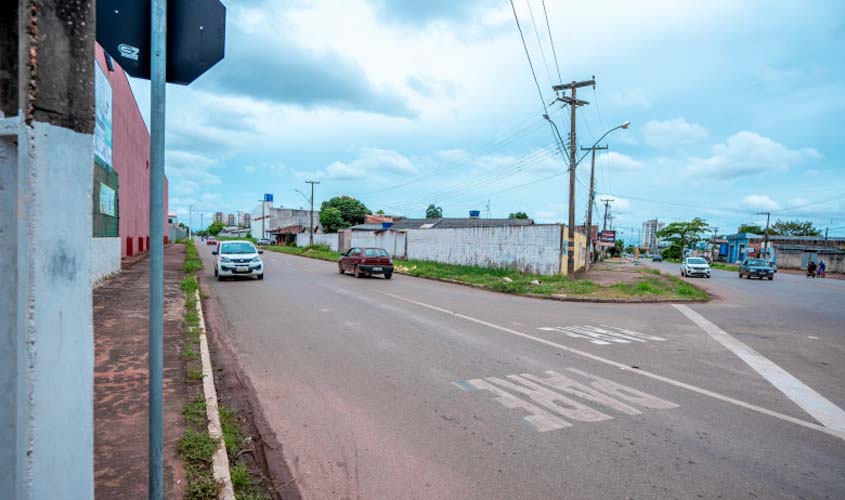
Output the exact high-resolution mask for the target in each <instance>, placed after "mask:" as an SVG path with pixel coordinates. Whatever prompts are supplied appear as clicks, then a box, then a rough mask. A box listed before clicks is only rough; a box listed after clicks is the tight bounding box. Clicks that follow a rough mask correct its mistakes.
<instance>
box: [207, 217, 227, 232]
mask: <svg viewBox="0 0 845 500" xmlns="http://www.w3.org/2000/svg"><path fill="white" fill-rule="evenodd" d="M223 227H224V224H223V221H219V220H216V221H214V222H212V223H211V224H209V225H208V229H207V230H206V232H207V233H208V234H210V235H212V236H217V235H218V234H219V233H220V231H222V230H223Z"/></svg>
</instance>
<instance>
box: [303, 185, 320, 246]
mask: <svg viewBox="0 0 845 500" xmlns="http://www.w3.org/2000/svg"><path fill="white" fill-rule="evenodd" d="M305 182H307V183H308V184H311V198H310V199H309V200H308V201H310V202H311V211H310V212H309V213H308V215H309V216H310V217H311V222H310V224H311V225H310V226H309V227H308V244H309V245H313V244H314V184H319V183H320V182H319V181H305Z"/></svg>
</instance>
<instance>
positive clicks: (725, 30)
mask: <svg viewBox="0 0 845 500" xmlns="http://www.w3.org/2000/svg"><path fill="white" fill-rule="evenodd" d="M224 4H225V5H226V7H227V33H226V37H227V41H226V44H227V45H226V57H225V59H224V60H223V61H221V62H220V63H218V64H217V65H216V66H214V67H213V68H211V69H210V70H209V71H208V72H207V73H206V74H205V75H203V76H202V77H200V78H199V79H198V80H197V81H195V82H194V83H193V84H192V85H190V86H188V87H183V86H178V85H168V89H167V92H168V97H167V99H168V101H167V133H166V144H167V152H166V172H167V176H168V178H169V180H170V196H171V198H170V209H171V211H172V212H175V213H177V214H178V215H179V217H180V219H181V220H183V221H186V222H187V219H188V206H189V205H191V204H194V203H196V207H195V209H194V210H195V211H198V212H202V213H204V214H206V215H205V218H204V222H205V223H206V224H207V223H208V221H209V220H210V214H211V213H213V212H215V211H222V212H225V213H229V212H231V213H234V212H236V211H238V210H241V211H252V210H253V209H254V208H255V207H256V206H257V205H258V200H259V199H260V198H261V197H262V195H263V193H273V194H274V197H275V202H276V205H281V206H285V207H296V208H298V207H305V206H307V201H306V198H305V196H303V195H302V194H300V193H298V192H296V191H295V190H297V189H298V190H300V191H303V192H306V193H308V189H307V188H308V185H307V184H306V183H305V181H306V180H316V181H319V182H320V184H319V185H317V186H316V195H315V204H316V205H319V203H321V202H322V201H323V200H326V199H328V198H331V197H332V196H338V195H350V196H354V197H356V198H358V199H360V200H361V201H363V202H364V203H365V204H366V205H367V207H368V208H369V209H370V210H372V211H373V212H375V211H377V210H384V211H385V212H387V213H388V214H396V215H405V216H410V217H422V216H424V214H425V209H426V207H427V206H428V205H429V204H431V203H434V204H435V205H437V206H439V207H442V209H443V214H444V216H447V217H464V216H467V214H468V211H469V210H473V209H475V210H481V211H482V216H492V217H507V216H508V214H509V213H512V212H517V211H523V212H526V213H527V214H528V215H529V216H530V217H532V218H533V219H534V220H535V222H538V223H552V222H566V220H567V218H568V189H569V179H568V175H567V172H566V169H567V165H568V163H567V162H568V159H567V157H566V155H565V154H564V155H561V154H560V153H559V151H558V148H557V146H556V139H555V136H554V134H553V132H552V129H551V127H550V125H549V124H548V122H546V121H545V120H544V119H543V116H542V115H543V114H544V113H548V114H549V115H550V117H551V118H552V119H553V120H554V121H555V123H556V125H557V127H558V129H559V131H560V133H561V134H562V136H563V139H564V141H568V139H569V128H570V112H569V109H568V108H566V109H562V108H561V104H560V103H559V102H557V103H555V102H554V100H555V97H556V96H555V93H554V91H553V90H552V88H551V86H552V85H553V84H557V83H559V82H561V81H563V82H571V81H573V80H578V81H580V80H588V79H590V78H592V77H593V76H595V80H596V86H595V88H592V87H585V88H581V89H579V91H578V94H577V97H578V98H580V99H583V100H586V101H589V105H586V106H582V107H580V108H579V109H578V110H577V113H576V134H577V135H576V141H575V143H576V144H577V145H578V148H579V152H578V155H579V158H580V157H581V155H582V152H581V151H580V148H581V147H586V148H589V147H590V146H592V145H593V144H595V143H596V140H597V139H598V138H599V136H601V135H602V134H603V133H604V132H605V131H607V130H609V129H611V128H613V127H615V126H617V125H619V124H621V123H623V122H624V121H630V122H631V126H630V128H629V129H627V130H624V129H620V130H615V131H613V132H612V133H611V134H609V135H608V136H607V138H606V140H604V141H602V142H601V145H605V144H606V145H607V146H608V147H609V149H608V150H607V151H600V152H599V154H598V155H597V157H596V174H595V179H596V192H597V196H596V198H597V200H596V209H595V210H594V215H593V221H594V223H596V221H598V223H601V221H602V217H603V210H604V205H603V204H602V203H601V201H600V200H602V199H605V198H612V199H613V200H614V201H613V202H612V203H611V204H610V210H611V213H612V214H613V216H614V219H613V225H614V226H615V228H616V229H617V230H619V231H622V232H623V233H622V237H623V238H625V239H626V240H628V241H633V240H635V239H636V233H637V230H638V229H640V227H641V224H642V223H643V222H644V221H645V220H647V219H651V218H655V217H656V218H658V219H659V220H661V221H665V222H667V223H671V222H676V221H684V220H690V219H692V218H693V217H701V218H703V219H705V220H707V222H708V223H710V224H711V225H712V226H716V227H718V228H719V232H720V233H725V234H730V233H733V232H735V231H736V228H737V227H738V226H739V225H740V224H743V223H753V224H765V216H764V215H758V212H764V211H769V212H772V221H773V222H774V221H775V220H777V219H779V218H780V219H795V218H800V219H802V220H812V221H813V222H814V223H815V225H816V226H817V227H821V228H825V227H829V228H831V234H836V235H845V161H843V157H845V141H843V140H842V138H843V132H845V124H843V117H845V57H842V55H841V54H842V47H845V3H843V2H839V1H805V2H763V1H745V2H736V1H721V0H712V1H708V2H700V1H686V0H678V1H674V2H672V3H671V8H669V7H667V5H668V4H667V3H666V2H663V1H649V0H643V1H639V2H618V1H610V0H591V1H590V2H586V1H577V2H564V1H563V0H545V1H543V0H514V5H515V9H516V14H517V16H516V17H517V18H518V21H519V27H520V28H521V29H522V33H523V35H524V39H525V44H526V46H527V52H528V55H529V56H530V59H531V63H532V64H533V69H534V73H535V74H536V81H537V83H536V84H535V79H534V76H532V71H531V67H530V66H529V62H528V59H527V57H526V48H524V46H523V42H522V40H521V38H520V32H519V29H518V28H517V22H516V20H515V18H514V17H515V16H514V12H513V10H512V7H511V3H510V2H509V1H508V0H464V1H460V2H455V1H452V0H428V1H426V0H414V1H412V0H404V1H398V0H396V1H389V0H312V1H306V0H291V1H273V0H243V1H235V0H229V1H224ZM799 4H800V5H799ZM544 11H545V14H547V16H548V23H547V22H546V16H545V15H544ZM532 14H533V18H532ZM550 34H551V36H550ZM131 83H132V87H133V90H134V92H135V95H136V97H137V99H138V101H139V105H140V106H141V109H142V110H143V112H144V115H145V119H146V120H147V123H149V83H148V82H146V81H141V80H134V79H133V80H132V81H131ZM538 87H539V90H538ZM540 94H542V101H541V97H540ZM576 172H577V182H576V205H575V206H576V209H575V219H576V221H577V222H578V223H583V221H584V220H585V214H586V209H587V204H588V201H587V196H588V187H587V186H588V184H589V179H590V157H589V156H586V157H585V158H584V159H583V161H582V162H581V163H579V165H578V168H577V169H576ZM193 220H194V225H195V226H196V227H199V217H194V219H193Z"/></svg>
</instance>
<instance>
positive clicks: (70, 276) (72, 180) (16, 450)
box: [0, 119, 94, 499]
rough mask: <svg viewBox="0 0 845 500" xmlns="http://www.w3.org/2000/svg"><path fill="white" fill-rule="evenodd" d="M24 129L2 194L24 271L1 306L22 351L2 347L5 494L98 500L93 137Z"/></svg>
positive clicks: (15, 255)
mask: <svg viewBox="0 0 845 500" xmlns="http://www.w3.org/2000/svg"><path fill="white" fill-rule="evenodd" d="M0 122H3V120H2V119H0ZM3 127H5V125H3V124H2V123H0V129H2V128H3ZM19 130H20V133H19V135H18V136H17V139H18V142H17V147H16V149H17V151H16V152H15V151H14V150H13V149H11V148H14V146H11V145H10V142H9V141H7V140H6V139H5V137H4V138H3V143H4V144H3V147H2V148H0V149H2V150H0V170H3V171H4V172H3V174H2V175H0V182H1V183H2V184H1V185H0V187H2V189H0V190H2V192H3V193H4V194H3V196H2V198H3V199H4V200H6V198H9V199H13V200H15V205H14V206H12V205H10V206H9V207H6V203H5V202H4V203H3V205H2V206H3V208H4V210H3V211H2V215H0V217H2V219H0V221H2V224H0V227H2V228H3V229H2V236H3V238H2V240H3V242H2V243H0V251H2V254H3V257H4V260H6V261H8V263H10V264H11V265H12V266H13V267H15V269H14V271H13V272H10V273H9V274H4V279H6V280H7V282H8V283H7V284H9V286H4V287H2V288H3V289H4V293H3V295H2V299H3V300H2V301H0V302H2V307H0V317H2V321H0V325H2V326H0V329H2V335H0V341H2V342H6V341H7V340H11V341H12V342H13V343H14V348H13V349H14V351H13V354H12V353H10V351H9V350H8V349H6V348H5V347H3V346H0V347H2V348H0V367H2V368H0V372H2V373H3V376H0V393H1V394H2V399H0V407H2V409H0V420H2V421H3V427H2V429H0V430H2V431H3V432H2V433H0V434H3V435H2V436H0V445H2V446H0V449H3V452H2V454H0V471H2V472H0V490H6V488H5V487H4V484H7V481H8V480H11V481H13V483H14V485H15V493H14V494H13V495H12V496H11V497H8V496H6V497H5V498H21V499H23V498H33V499H41V498H43V499H47V498H93V497H94V436H93V434H94V413H93V412H94V394H93V390H94V335H93V304H92V293H91V258H90V255H89V252H90V251H91V224H92V216H91V208H92V189H93V186H92V182H91V162H92V161H93V157H94V144H93V136H92V135H91V134H83V133H78V132H74V131H71V130H69V129H66V128H62V127H57V126H54V125H50V124H47V123H42V122H37V121H35V122H33V124H32V126H31V127H27V126H25V125H21V126H20V128H19ZM0 131H2V130H0ZM7 133H8V132H7ZM6 137H8V136H6ZM10 153H11V154H12V155H14V156H10ZM56 207H60V209H59V210H57V209H56ZM6 208H9V209H10V210H9V211H7V210H6ZM7 291H9V292H10V293H8V294H7V293H6V292H7ZM8 372H11V373H12V375H11V376H12V377H13V378H12V379H11V384H12V385H13V386H14V387H13V388H12V390H9V389H10V387H9V379H8V377H7V376H6V374H7V373H8ZM9 399H13V400H14V401H13V402H12V404H10V405H8V406H7V403H9ZM9 409H11V410H12V411H14V416H13V417H12V419H11V420H12V421H13V422H14V423H15V425H14V427H13V429H11V430H10V429H8V425H7V423H8V422H9V420H6V419H7V418H9V417H11V415H7V414H6V411H7V410H9ZM6 431H9V432H8V433H6ZM9 438H10V439H11V443H10V442H8V441H9ZM9 450H12V451H13V453H12V458H13V461H12V462H11V463H9V462H8V460H9V456H8V451H9Z"/></svg>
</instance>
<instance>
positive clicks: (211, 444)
mask: <svg viewBox="0 0 845 500" xmlns="http://www.w3.org/2000/svg"><path fill="white" fill-rule="evenodd" d="M216 450H217V440H216V439H214V438H212V437H211V436H209V435H208V432H197V431H195V430H193V429H185V434H184V435H183V436H182V439H180V440H179V453H180V454H181V455H182V458H184V459H185V460H187V461H191V462H206V463H210V462H211V457H212V456H213V455H214V452H215V451H216Z"/></svg>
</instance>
